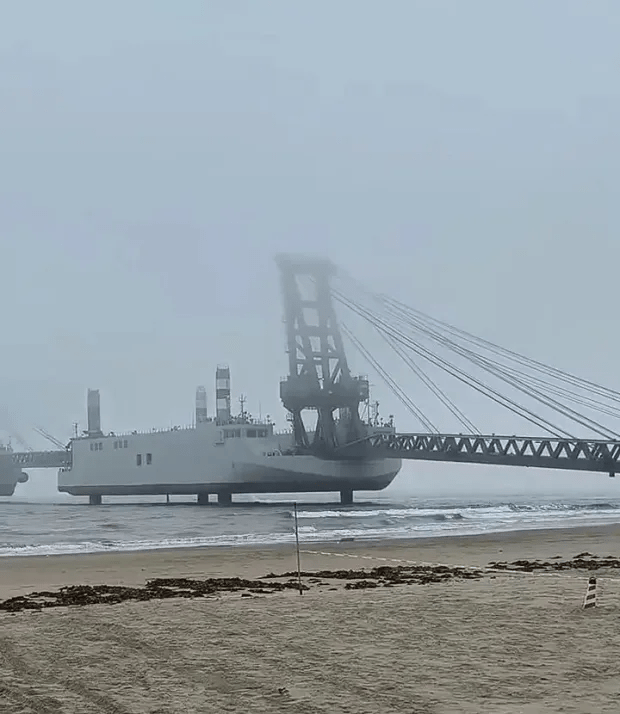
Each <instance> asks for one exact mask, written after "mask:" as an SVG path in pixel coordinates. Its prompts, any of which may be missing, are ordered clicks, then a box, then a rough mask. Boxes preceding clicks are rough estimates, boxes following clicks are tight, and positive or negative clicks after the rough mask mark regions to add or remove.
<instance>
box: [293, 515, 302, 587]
mask: <svg viewBox="0 0 620 714" xmlns="http://www.w3.org/2000/svg"><path fill="white" fill-rule="evenodd" d="M293 508H294V511H295V543H296V544H297V580H298V582H299V594H300V595H303V594H304V591H303V588H302V585H301V560H300V559H299V528H298V526H297V501H295V503H293Z"/></svg>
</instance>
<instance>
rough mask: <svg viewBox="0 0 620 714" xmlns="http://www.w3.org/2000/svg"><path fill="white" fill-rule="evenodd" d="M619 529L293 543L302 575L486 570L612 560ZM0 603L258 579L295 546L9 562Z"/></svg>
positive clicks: (1, 563) (0, 564) (288, 562)
mask: <svg viewBox="0 0 620 714" xmlns="http://www.w3.org/2000/svg"><path fill="white" fill-rule="evenodd" d="M618 543H620V523H617V524H606V525H597V526H579V527H574V528H544V529H540V528H539V529H528V530H521V531H503V532H496V533H484V534H479V535H466V536H462V535H451V536H434V537H421V538H409V539H402V540H391V539H383V540H368V541H323V542H320V543H317V542H312V543H307V542H306V543H304V542H303V541H301V542H300V553H301V566H302V570H305V571H316V570H321V569H331V570H338V569H359V568H370V567H375V566H377V565H379V564H391V565H396V564H398V563H399V562H417V563H422V562H423V563H436V564H447V565H452V566H456V565H460V566H467V567H471V566H475V567H487V566H488V565H489V563H490V562H492V561H498V560H505V561H508V562H512V561H514V560H518V559H522V558H528V559H532V560H534V559H549V558H554V557H558V556H561V557H563V558H566V559H568V558H573V557H574V556H575V555H577V554H578V553H581V552H585V551H587V552H590V553H594V554H597V555H599V556H608V555H613V552H612V551H613V550H614V548H615V547H616V545H617V544H618ZM0 568H1V569H2V578H0V599H6V598H9V597H13V596H15V595H22V594H25V593H27V592H32V591H36V590H41V589H52V588H60V587H63V586H66V585H82V584H83V585H102V584H109V585H128V586H136V585H143V584H144V583H145V582H146V581H147V580H149V579H152V578H167V577H188V578H197V579H200V578H207V577H243V578H260V577H261V576H263V575H266V574H267V573H270V572H276V573H277V572H285V571H291V570H295V569H296V550H295V544H294V542H293V543H286V544H275V545H269V546H259V545H250V546H234V547H230V546H197V547H191V548H162V549H153V550H142V551H113V552H110V551H108V552H99V553H76V554H61V555H28V556H9V557H3V558H2V559H1V560H0Z"/></svg>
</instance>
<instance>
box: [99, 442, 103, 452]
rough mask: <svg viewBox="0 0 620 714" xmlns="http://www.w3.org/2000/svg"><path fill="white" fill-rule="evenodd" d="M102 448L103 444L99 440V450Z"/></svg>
mask: <svg viewBox="0 0 620 714" xmlns="http://www.w3.org/2000/svg"><path fill="white" fill-rule="evenodd" d="M102 449H103V444H102V443H101V442H99V451H101V450H102Z"/></svg>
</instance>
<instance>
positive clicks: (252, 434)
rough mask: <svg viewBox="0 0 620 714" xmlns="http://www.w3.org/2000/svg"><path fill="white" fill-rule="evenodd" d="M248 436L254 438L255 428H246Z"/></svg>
mask: <svg viewBox="0 0 620 714" xmlns="http://www.w3.org/2000/svg"><path fill="white" fill-rule="evenodd" d="M248 437H250V438H256V429H248Z"/></svg>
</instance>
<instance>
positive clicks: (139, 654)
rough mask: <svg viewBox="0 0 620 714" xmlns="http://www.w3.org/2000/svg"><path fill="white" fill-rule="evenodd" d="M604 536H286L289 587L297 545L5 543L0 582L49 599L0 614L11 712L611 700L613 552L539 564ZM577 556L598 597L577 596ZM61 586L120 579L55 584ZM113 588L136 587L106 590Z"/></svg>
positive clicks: (8, 591) (604, 706)
mask: <svg viewBox="0 0 620 714" xmlns="http://www.w3.org/2000/svg"><path fill="white" fill-rule="evenodd" d="M619 544H620V523H617V524H608V525H599V526H581V527H577V528H561V529H557V528H556V529H530V530H522V531H506V532H500V533H485V534H481V535H469V536H456V535H455V536H436V537H434V538H414V539H407V540H402V541H395V540H374V541H345V542H335V541H332V542H328V543H320V544H319V543H303V542H302V543H301V544H300V546H301V547H300V550H301V567H302V571H304V574H303V575H302V580H303V585H304V586H307V589H306V590H305V592H304V594H303V597H300V596H299V594H298V592H297V591H296V587H295V585H296V582H297V580H296V578H295V577H292V576H293V575H294V574H295V573H296V566H297V563H296V551H295V546H294V544H285V545H282V544H278V545H275V546H269V547H256V546H251V547H245V548H244V547H235V548H230V547H222V546H218V547H202V548H185V549H180V548H173V549H167V550H151V551H138V552H120V553H109V552H108V553H93V554H76V555H58V556H26V557H13V558H4V560H2V562H0V568H1V569H2V577H0V599H2V600H8V599H9V598H11V597H15V596H20V595H23V596H27V595H32V594H33V593H39V595H38V596H37V597H36V598H33V599H31V601H30V602H31V603H32V602H40V601H41V599H42V598H45V600H46V601H48V602H50V601H52V599H54V598H56V597H58V598H59V599H60V604H58V605H55V606H52V607H49V608H43V609H36V608H35V609H25V608H24V609H18V611H16V610H11V609H7V610H5V611H3V612H2V613H0V619H1V621H2V625H3V632H2V637H1V638H0V640H1V643H2V658H3V666H4V669H3V682H2V687H0V689H1V695H0V698H2V700H3V701H6V702H8V706H9V707H10V708H11V711H15V712H18V711H19V712H26V711H39V710H40V709H41V706H46V705H47V703H49V704H50V709H53V710H54V711H63V712H67V713H68V714H82V712H85V711H88V712H93V713H101V714H108V713H109V712H111V711H119V712H123V713H125V712H127V714H128V713H129V712H135V714H152V713H154V712H163V711H166V712H170V713H171V714H176V712H179V713H180V712H187V711H205V712H207V711H213V712H218V713H219V712H223V711H260V712H265V713H266V714H276V712H278V713H279V712H282V711H285V710H286V711H289V710H290V711H293V710H295V711H302V710H303V711H306V710H308V711H310V710H312V711H316V712H330V714H331V712H349V711H353V710H355V711H360V712H363V713H364V714H366V713H368V714H371V713H372V712H379V711H380V712H386V713H387V712H394V714H397V712H398V713H400V712H402V713H403V714H404V713H405V712H411V711H413V710H415V711H419V712H427V713H429V714H430V712H436V714H444V712H445V714H452V713H453V712H456V711H459V712H463V713H464V714H480V713H481V712H485V713H488V714H498V713H500V712H501V713H502V714H509V712H510V713H512V712H516V711H526V710H527V711H528V712H532V714H534V712H543V711H549V712H557V711H568V710H570V711H572V712H575V714H590V713H591V712H593V711H597V712H598V711H600V712H603V711H610V712H611V711H616V710H617V703H618V701H617V700H618V692H620V666H618V665H617V664H616V662H617V660H618V657H617V655H618V654H619V653H620V640H619V639H618V636H617V632H618V627H617V622H618V613H619V612H620V578H618V577H617V576H618V559H617V558H616V559H615V562H614V563H609V562H605V561H602V562H601V563H600V564H597V565H595V567H594V568H583V567H580V568H577V569H570V570H564V569H561V570H557V571H556V570H554V569H553V564H554V563H556V562H557V563H558V564H559V561H556V560H555V559H556V558H562V560H574V559H575V556H577V555H579V554H583V553H585V552H588V553H589V554H591V555H596V556H598V557H602V558H605V557H606V556H608V555H611V554H613V553H614V552H618V551H619V548H618V545H619ZM583 557H585V556H583ZM515 560H529V561H535V560H538V561H544V564H543V563H540V566H541V567H542V568H546V571H545V572H542V571H538V572H516V573H515V572H513V573H508V572H506V573H504V572H502V571H501V570H497V569H496V570H494V571H493V572H489V571H487V572H486V573H480V575H478V574H477V573H475V572H470V573H469V575H467V576H465V575H462V574H455V573H454V572H453V573H452V574H449V575H448V577H447V578H446V577H443V576H439V577H436V578H428V576H427V575H424V573H425V572H426V573H428V572H429V570H431V569H428V568H426V567H424V568H418V569H417V572H418V573H422V574H421V575H418V576H414V577H412V578H410V579H409V580H408V581H406V580H404V579H403V577H402V576H401V573H402V572H403V571H402V569H396V568H394V567H393V566H396V565H405V564H406V563H417V564H418V565H421V564H424V566H426V565H427V564H428V563H434V564H436V565H440V566H442V567H441V568H435V569H434V570H435V573H440V572H443V573H444V575H445V574H446V568H445V567H444V566H446V565H447V566H450V565H451V566H456V565H460V566H468V567H470V568H472V566H473V567H474V568H475V569H477V570H479V571H483V570H485V569H487V568H488V567H489V565H490V564H491V563H492V562H494V561H503V562H508V563H512V562H514V561H515ZM590 562H592V559H590ZM549 565H550V566H551V567H549ZM377 566H381V567H379V568H377ZM385 566H392V567H391V568H389V567H388V568H385ZM375 568H376V570H375V571H374V573H369V572H368V571H369V570H371V569H375ZM390 570H391V571H392V575H389V574H388V573H387V571H390ZM405 570H407V569H405ZM408 570H409V572H410V573H413V572H415V571H416V569H415V568H409V569H408ZM452 570H453V571H454V568H452ZM321 571H322V572H321ZM325 571H341V572H339V573H334V572H331V573H330V572H325ZM342 571H345V572H342ZM347 571H349V572H347ZM350 571H364V572H361V573H360V572H357V573H351V572H350ZM271 574H273V575H271ZM592 575H595V576H596V578H597V581H598V584H599V590H598V595H599V597H598V601H597V605H596V607H595V608H593V609H589V610H583V609H582V604H583V602H584V594H585V592H586V588H587V587H588V582H589V578H590V577H591V576H592ZM263 576H270V577H269V578H264V577H263ZM274 576H275V577H274ZM158 578H162V579H164V580H165V582H162V581H157V579H158ZM236 578H240V579H243V581H244V582H243V583H240V582H239V581H237V585H235V582H233V579H236ZM186 579H191V580H193V581H198V582H197V583H195V584H194V585H192V584H191V583H188V582H187V580H186ZM215 579H219V580H220V583H219V584H218V583H214V582H213V581H214V580H215ZM221 579H225V580H226V581H227V582H225V581H222V580H221ZM285 579H286V580H285ZM153 580H156V582H155V583H151V585H149V586H148V587H145V586H146V585H147V581H153ZM209 581H210V582H209ZM250 581H253V582H250ZM275 582H280V583H281V586H280V588H277V587H274V585H273V583H275ZM369 583H370V585H369ZM71 585H77V586H98V585H99V586H102V585H103V586H120V587H117V588H114V587H112V588H110V587H107V588H106V587H103V588H101V587H100V588H96V587H92V588H88V587H86V588H84V587H81V588H78V590H76V591H63V592H62V593H58V591H59V590H60V589H61V588H63V587H65V586H71ZM203 586H206V588H207V589H206V590H204V591H201V590H200V589H201V588H203ZM209 586H211V588H210V589H209ZM126 588H137V589H139V590H140V593H139V594H135V593H134V594H133V595H131V594H129V596H128V597H121V599H120V600H118V599H115V598H116V595H115V593H118V592H119V591H122V590H124V589H126ZM157 588H161V590H160V591H157ZM166 588H175V589H176V592H173V593H172V594H168V595H166V594H165V592H166ZM188 589H195V591H196V592H203V593H204V594H201V595H199V596H197V597H194V596H188V595H187V594H185V595H184V594H182V593H183V592H185V593H187V592H188ZM42 591H43V593H44V594H41V593H42ZM155 591H157V592H155ZM110 593H112V596H111V598H112V599H108V600H107V602H106V601H105V600H104V599H97V598H101V597H103V598H105V597H108V596H109V595H110ZM143 595H144V596H145V597H143ZM22 602H23V601H22ZM57 602H58V601H57ZM15 604H17V606H18V608H19V602H17V603H10V604H9V608H10V607H12V606H13V605H15ZM377 671H379V672H380V673H381V676H380V677H377ZM76 672H78V673H79V677H76ZM593 681H594V682H595V683H596V686H594V687H593V686H592V682H593ZM360 703H361V704H360ZM360 706H361V707H362V708H361V709H360Z"/></svg>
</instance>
